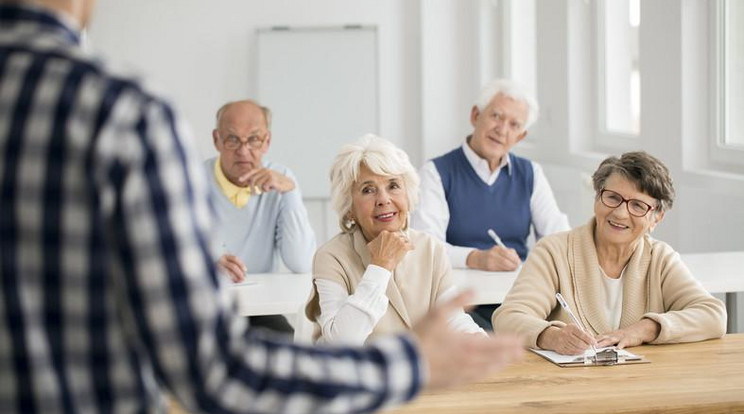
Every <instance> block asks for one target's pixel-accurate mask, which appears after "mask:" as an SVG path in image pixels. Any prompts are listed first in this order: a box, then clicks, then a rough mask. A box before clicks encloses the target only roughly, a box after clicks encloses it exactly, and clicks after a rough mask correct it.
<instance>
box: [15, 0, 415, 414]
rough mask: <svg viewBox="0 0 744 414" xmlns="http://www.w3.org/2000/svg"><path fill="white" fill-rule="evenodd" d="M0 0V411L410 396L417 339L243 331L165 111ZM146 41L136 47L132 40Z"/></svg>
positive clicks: (331, 406) (333, 408)
mask: <svg viewBox="0 0 744 414" xmlns="http://www.w3.org/2000/svg"><path fill="white" fill-rule="evenodd" d="M73 27H74V25H73V24H71V23H70V22H69V21H67V20H66V18H65V17H64V16H58V15H53V14H50V13H49V12H48V11H44V10H43V9H39V8H34V7H32V6H19V5H15V6H14V5H8V4H5V5H0V283H1V284H0V412H2V413H24V414H26V413H35V412H39V413H53V412H65V413H72V412H151V411H158V410H162V409H163V405H162V397H161V394H160V387H163V388H167V389H169V390H170V391H171V392H172V393H174V394H175V395H176V397H177V398H178V399H179V400H180V401H181V402H182V403H183V404H184V405H185V406H187V407H190V408H198V409H201V410H204V411H211V412H290V413H302V412H365V411H372V410H375V409H378V408H380V407H383V406H388V405H392V404H396V403H399V402H401V401H405V400H408V399H410V398H412V397H413V396H414V395H415V394H416V393H417V392H418V390H419V388H420V386H421V369H422V367H421V361H420V359H419V356H418V354H417V351H416V349H415V347H414V346H413V344H412V342H411V340H410V338H407V337H406V336H400V337H393V338H388V339H386V340H383V341H381V342H377V343H375V344H374V345H372V346H370V347H368V348H364V349H348V348H308V347H301V346H297V345H293V344H289V343H285V342H282V341H280V340H275V339H273V338H271V337H267V336H262V335H261V334H259V333H255V332H252V331H250V330H247V329H246V326H245V322H244V319H243V318H236V317H234V316H233V313H232V308H231V302H230V301H229V298H228V296H229V295H227V294H226V292H225V291H224V290H223V289H221V288H220V282H219V280H218V278H217V274H216V271H215V266H214V259H213V257H214V256H212V254H211V251H210V248H209V247H210V243H211V242H210V233H209V228H210V221H211V213H210V209H209V207H208V202H207V187H206V180H205V177H204V172H203V171H202V168H203V167H202V164H201V162H200V160H198V159H197V156H196V154H195V151H194V150H193V149H192V148H191V147H190V145H189V143H190V140H189V139H185V138H186V137H187V132H186V130H185V128H184V125H183V124H182V122H181V121H180V120H179V118H178V116H177V115H176V114H175V113H174V112H173V110H172V109H171V106H170V105H169V104H168V103H167V102H165V101H163V100H162V99H161V98H159V97H158V96H155V95H153V94H152V93H150V92H149V91H148V89H147V88H146V87H145V86H143V85H142V84H141V83H140V82H139V81H137V80H136V79H135V78H132V77H126V76H124V75H119V74H116V73H115V72H114V71H113V70H112V69H109V68H108V67H107V66H106V65H105V64H104V63H103V62H101V61H100V60H98V59H96V58H93V57H90V56H88V55H87V54H86V53H85V52H84V51H82V50H81V48H80V47H79V45H78V43H79V38H78V34H77V33H76V31H75V30H74V29H73ZM143 47H146V45H143Z"/></svg>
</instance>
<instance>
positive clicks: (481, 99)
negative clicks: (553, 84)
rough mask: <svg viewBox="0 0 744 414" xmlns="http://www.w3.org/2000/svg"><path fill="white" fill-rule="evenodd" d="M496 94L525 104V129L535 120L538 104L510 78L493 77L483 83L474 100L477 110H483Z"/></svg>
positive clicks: (522, 87) (538, 108)
mask: <svg viewBox="0 0 744 414" xmlns="http://www.w3.org/2000/svg"><path fill="white" fill-rule="evenodd" d="M498 94H502V95H504V96H508V97H510V98H512V99H514V100H516V101H522V102H524V103H526V104H527V120H526V121H525V123H524V129H525V130H527V129H528V128H529V127H531V126H532V124H534V123H535V121H537V115H538V114H539V113H540V106H539V105H538V104H537V99H535V97H534V95H532V94H531V93H530V92H528V90H527V88H526V87H525V86H523V85H521V84H520V83H518V82H516V81H513V80H511V79H494V80H492V81H490V82H488V83H487V84H486V85H484V86H483V87H482V88H481V90H480V94H479V95H478V100H476V101H475V105H476V106H477V107H478V110H480V111H481V112H483V111H484V110H485V109H486V107H488V105H489V104H490V103H491V101H492V100H493V98H495V97H496V95H498Z"/></svg>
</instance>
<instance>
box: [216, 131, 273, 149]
mask: <svg viewBox="0 0 744 414" xmlns="http://www.w3.org/2000/svg"><path fill="white" fill-rule="evenodd" d="M268 135H269V133H268V132H265V133H264V134H263V136H261V135H259V134H253V135H249V136H248V138H246V139H245V141H243V140H242V139H240V137H238V136H237V135H228V136H227V137H225V138H223V139H222V145H224V146H225V149H226V150H229V151H235V150H237V149H239V148H240V147H242V146H243V145H248V148H250V149H254V150H257V149H261V147H263V145H264V143H265V142H266V138H267V137H268Z"/></svg>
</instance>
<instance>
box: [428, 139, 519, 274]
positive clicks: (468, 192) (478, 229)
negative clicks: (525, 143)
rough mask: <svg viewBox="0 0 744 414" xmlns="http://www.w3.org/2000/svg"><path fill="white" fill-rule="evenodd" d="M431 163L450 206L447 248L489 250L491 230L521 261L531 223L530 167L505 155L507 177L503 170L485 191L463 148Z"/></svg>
mask: <svg viewBox="0 0 744 414" xmlns="http://www.w3.org/2000/svg"><path fill="white" fill-rule="evenodd" d="M433 161H434V165H435V166H436V167H437V171H439V176H440V177H442V186H443V187H444V196H445V198H446V199H447V205H448V206H449V212H450V220H449V225H448V226H447V243H450V244H453V245H455V246H467V247H475V248H478V249H488V248H491V247H493V245H494V242H493V240H491V238H490V237H488V234H487V231H488V229H493V230H494V231H495V232H496V233H497V234H498V235H499V237H501V240H502V241H503V242H504V244H505V245H507V246H508V247H511V248H513V249H515V250H516V251H517V253H518V254H519V257H520V258H521V259H522V260H524V259H525V258H526V257H527V237H528V236H529V234H530V225H531V223H532V214H531V212H530V197H532V189H533V185H532V183H533V180H534V176H533V175H534V171H533V170H532V163H531V162H530V161H529V160H527V159H525V158H521V157H517V156H516V155H513V154H511V153H510V154H509V162H510V163H511V165H510V168H511V174H509V173H508V172H507V170H506V169H504V170H503V171H501V172H500V173H499V178H497V179H496V182H494V183H493V184H492V185H490V186H489V185H487V184H486V183H484V182H483V180H481V179H480V177H478V174H476V172H475V170H473V167H472V166H471V165H470V163H469V162H468V159H467V158H466V157H465V152H464V151H463V149H462V147H460V148H457V149H455V150H452V151H450V152H448V153H447V154H444V155H442V156H441V157H437V158H434V160H433Z"/></svg>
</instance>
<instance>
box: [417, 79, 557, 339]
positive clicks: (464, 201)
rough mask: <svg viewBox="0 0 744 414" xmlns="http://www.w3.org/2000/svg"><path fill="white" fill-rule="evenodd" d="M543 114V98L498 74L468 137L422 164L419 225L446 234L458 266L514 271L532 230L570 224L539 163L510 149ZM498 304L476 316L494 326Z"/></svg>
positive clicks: (476, 110) (485, 91)
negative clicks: (540, 102) (539, 101)
mask: <svg viewBox="0 0 744 414" xmlns="http://www.w3.org/2000/svg"><path fill="white" fill-rule="evenodd" d="M537 113H538V105H537V101H536V100H535V98H534V97H533V96H531V95H530V94H529V93H527V92H526V91H525V90H524V88H523V87H522V86H520V85H519V84H517V83H516V82H513V81H510V80H506V79H497V80H494V81H492V82H490V83H489V84H487V85H486V86H485V87H484V88H483V89H482V90H481V93H480V96H479V98H478V101H477V102H476V104H475V105H474V106H473V108H472V109H471V111H470V123H471V124H472V125H473V132H472V134H471V135H469V136H468V137H467V138H466V140H465V143H463V144H462V145H461V146H460V147H458V148H455V149H454V150H452V151H450V152H448V153H446V154H444V155H442V156H440V157H437V158H434V159H433V160H430V161H428V162H427V163H426V164H425V165H424V166H423V167H422V169H421V204H420V207H419V209H418V210H417V211H416V212H415V213H414V217H413V227H415V228H417V229H419V230H423V231H426V232H428V233H430V234H432V235H434V236H435V237H437V238H439V239H440V240H442V241H445V242H446V244H447V252H448V254H449V257H450V261H451V262H452V266H453V267H456V268H470V269H480V270H489V271H511V270H515V269H516V268H517V267H519V265H520V264H521V262H522V261H523V260H524V259H525V258H526V257H527V250H528V248H527V239H528V237H529V235H530V232H531V231H532V230H533V229H534V232H535V237H536V238H537V239H539V238H540V237H542V236H545V235H548V234H550V233H554V232H558V231H563V230H568V229H569V225H568V218H567V217H566V215H565V214H563V213H562V212H561V211H560V210H559V209H558V205H557V203H556V201H555V198H554V197H553V192H552V190H551V189H550V184H548V180H547V178H546V177H545V174H544V173H543V170H542V168H541V167H540V165H539V164H537V163H536V162H533V161H530V160H528V159H525V158H522V157H518V156H516V155H514V154H512V153H511V152H510V150H511V149H512V147H514V145H516V144H517V143H518V142H519V141H521V140H523V139H524V137H526V136H527V129H528V128H529V127H530V125H532V124H533V123H534V122H535V120H536V119H537ZM489 229H492V230H494V232H495V233H496V234H497V235H498V236H499V238H500V239H501V241H502V242H503V244H504V246H499V245H498V244H496V243H495V241H494V239H493V237H492V236H490V235H489V234H488V230H489ZM494 309H495V306H494V305H486V306H479V307H478V308H476V310H475V313H476V314H474V315H473V316H474V318H475V319H476V321H477V322H479V324H481V325H482V326H483V327H484V328H486V329H490V328H491V326H490V319H491V315H490V314H491V313H492V312H493V310H494ZM478 316H482V318H479V317H478Z"/></svg>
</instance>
